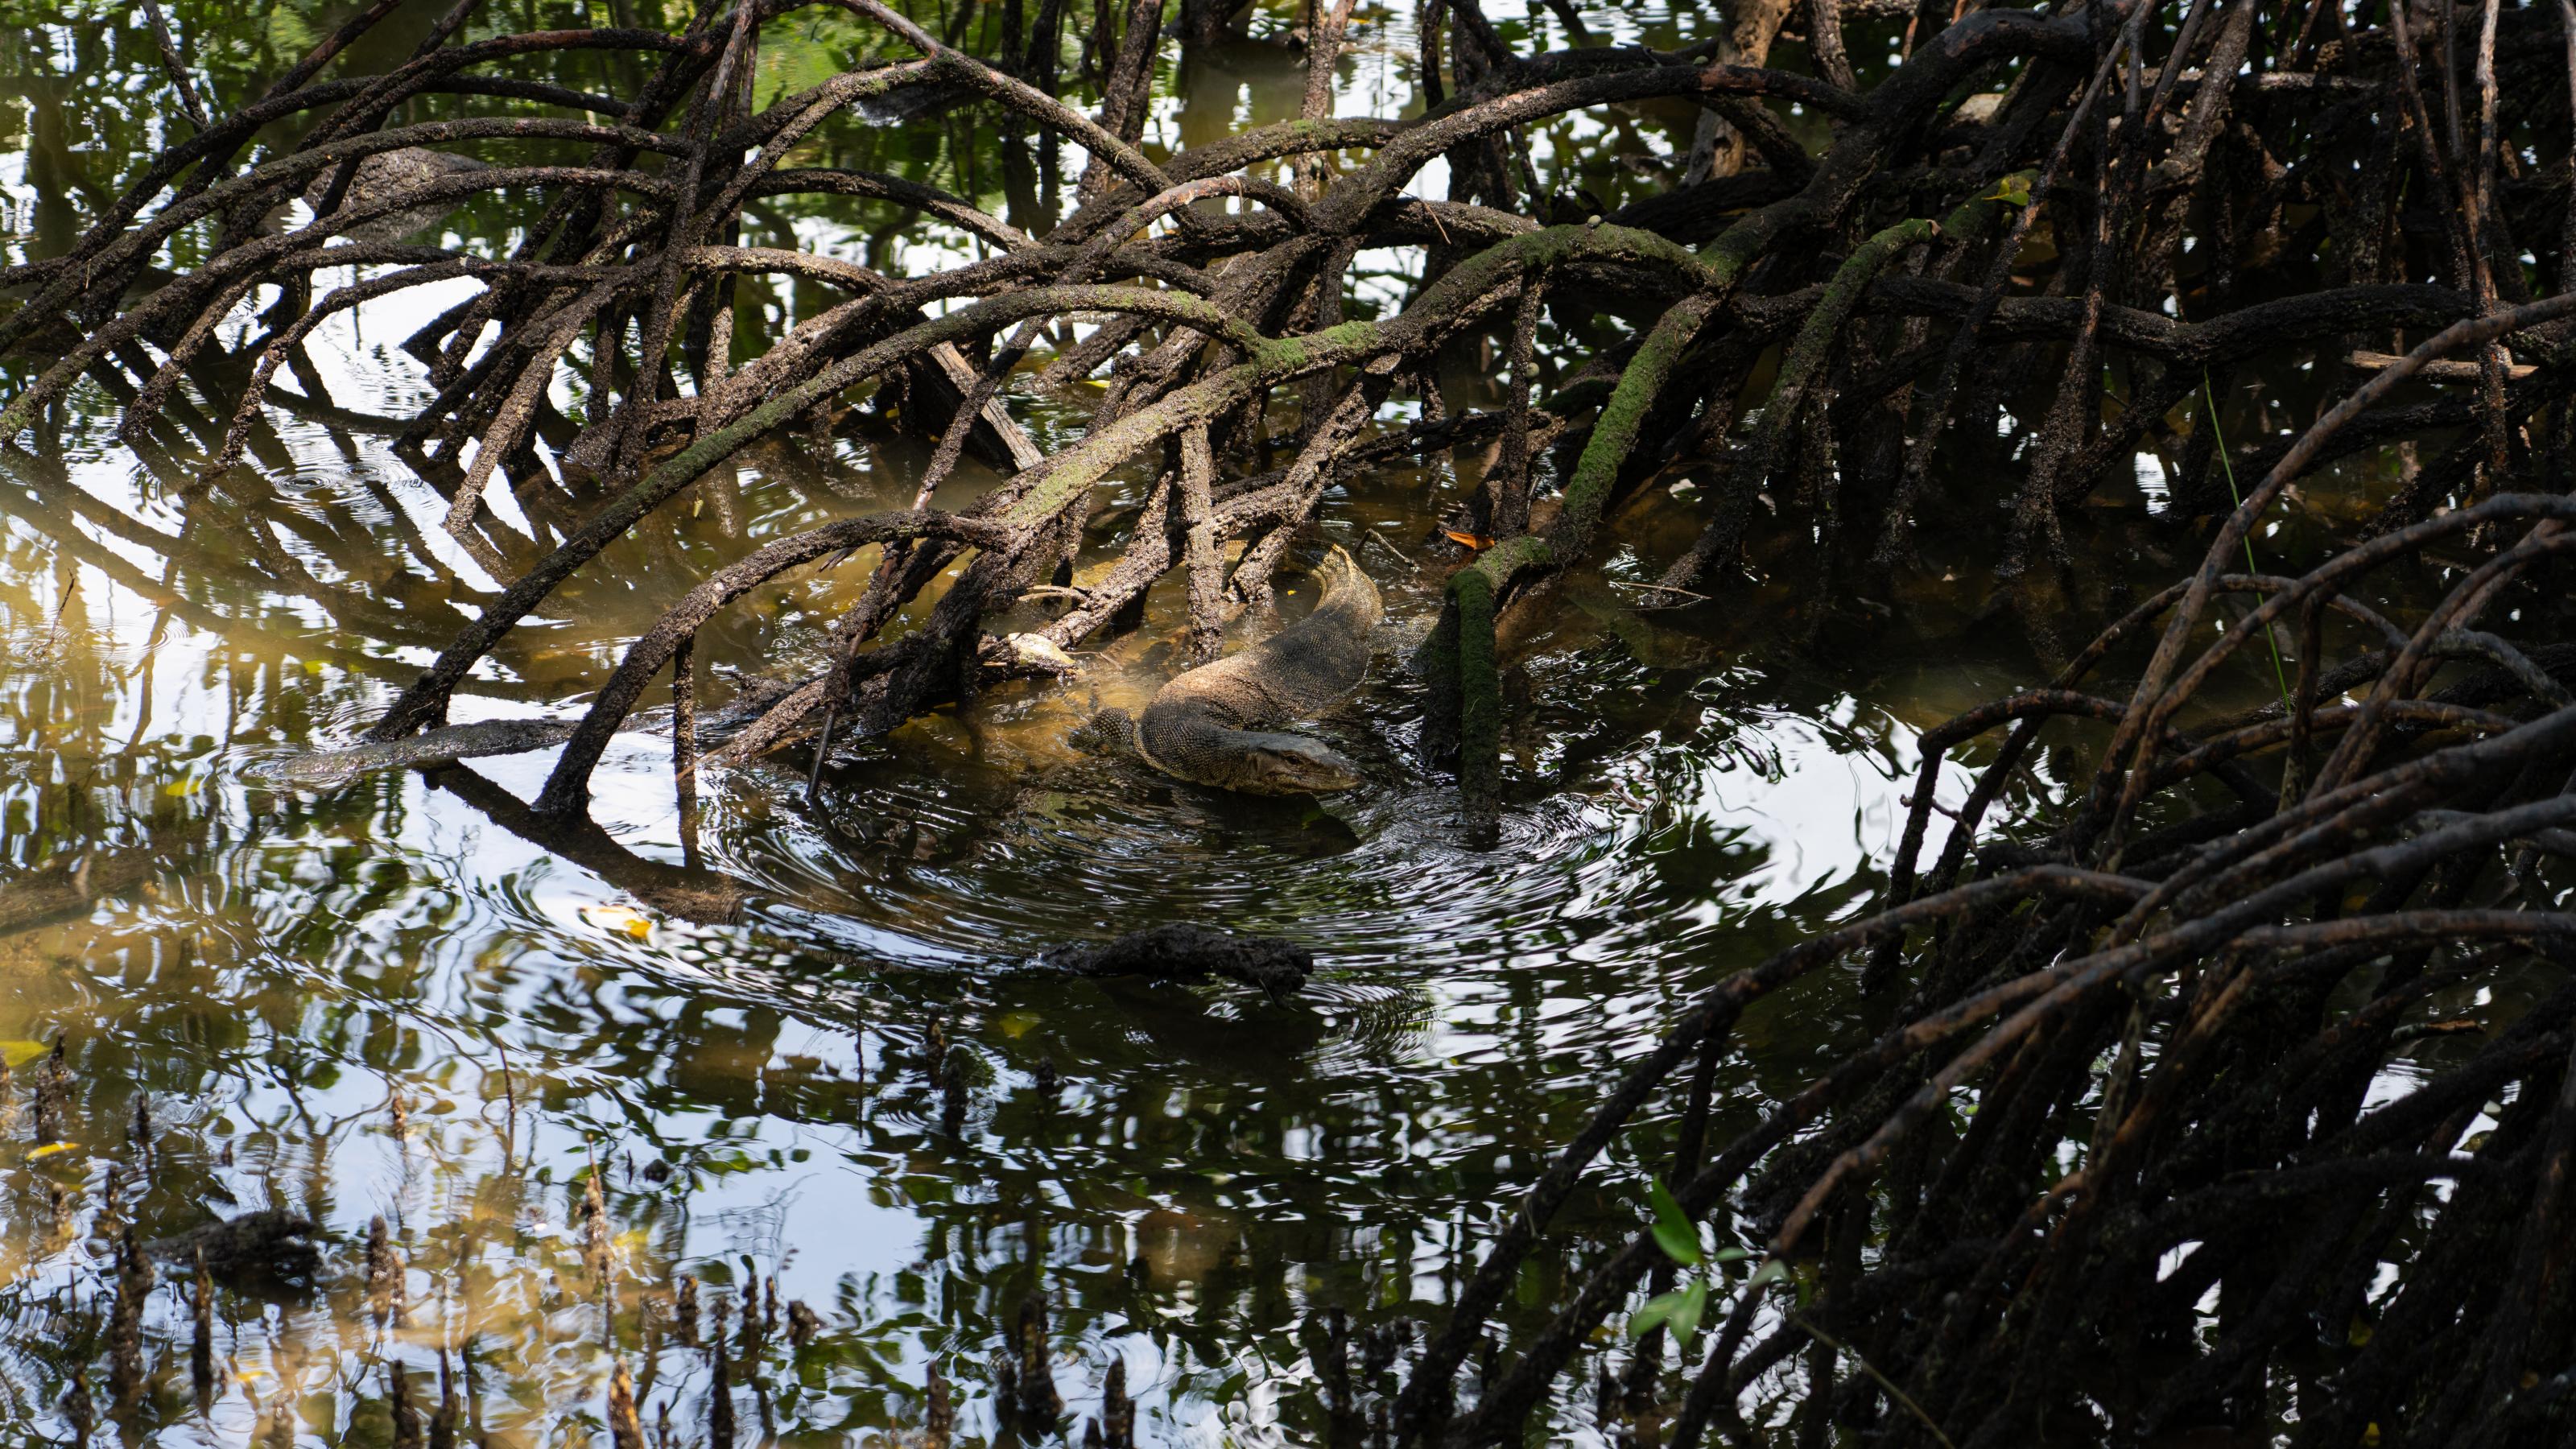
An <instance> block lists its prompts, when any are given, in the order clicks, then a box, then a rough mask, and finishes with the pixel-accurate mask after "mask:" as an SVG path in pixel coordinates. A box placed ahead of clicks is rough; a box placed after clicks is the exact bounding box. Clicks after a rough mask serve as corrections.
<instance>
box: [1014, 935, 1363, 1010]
mask: <svg viewBox="0 0 2576 1449" xmlns="http://www.w3.org/2000/svg"><path fill="white" fill-rule="evenodd" d="M1035 964H1037V965H1039V966H1045V967H1051V968H1053V969H1055V970H1058V971H1063V972H1066V973H1068V974H1071V975H1075V976H1130V977H1137V978H1140V979H1143V980H1148V981H1205V980H1208V979H1210V978H1215V979H1218V980H1223V981H1239V982H1242V983H1243V984H1244V985H1246V986H1256V987H1259V988H1260V989H1261V990H1262V991H1263V992H1264V993H1266V994H1268V995H1269V996H1270V997H1272V998H1273V999H1277V998H1281V997H1287V996H1294V995H1295V994H1297V992H1298V991H1300V990H1301V989H1303V988H1304V987H1305V985H1306V978H1307V977H1309V976H1312V975H1314V974H1315V957H1314V953H1312V952H1310V951H1308V950H1307V949H1306V948H1305V947H1303V946H1300V945H1298V944H1297V943H1296V942H1294V941H1289V940H1283V939H1281V938H1280V937H1277V936H1246V935H1238V934H1236V933H1234V932H1232V931H1221V930H1218V929H1216V928H1214V927H1211V926H1201V925H1195V924H1192V923H1190V922H1186V921H1172V922H1167V923H1165V924H1163V925H1160V926H1149V927H1147V928H1146V929H1144V930H1141V931H1130V932H1128V933H1127V934H1126V935H1124V936H1120V937H1118V938H1117V939H1116V940H1114V941H1107V942H1103V943H1101V944H1099V945H1095V946H1058V947H1056V948H1055V949H1054V950H1051V951H1048V952H1046V953H1044V954H1042V955H1040V956H1039V957H1038V958H1037V961H1036V963H1035Z"/></svg>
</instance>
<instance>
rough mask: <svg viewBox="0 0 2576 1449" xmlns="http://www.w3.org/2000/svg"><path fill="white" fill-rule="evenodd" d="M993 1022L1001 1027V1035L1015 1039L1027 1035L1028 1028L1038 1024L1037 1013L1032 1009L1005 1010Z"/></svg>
mask: <svg viewBox="0 0 2576 1449" xmlns="http://www.w3.org/2000/svg"><path fill="white" fill-rule="evenodd" d="M993 1024H994V1025H995V1026H998V1027H1000V1028H1001V1029H1002V1035H1004V1036H1007V1037H1010V1038H1011V1039H1012V1040H1014V1041H1016V1040H1018V1039H1019V1038H1021V1037H1024V1036H1027V1035H1028V1034H1029V1030H1030V1028H1032V1027H1034V1026H1036V1025H1037V1024H1038V1014H1037V1013H1036V1012H1034V1011H1006V1012H1003V1013H1002V1015H1001V1019H1000V1020H998V1021H996V1022H994V1023H993Z"/></svg>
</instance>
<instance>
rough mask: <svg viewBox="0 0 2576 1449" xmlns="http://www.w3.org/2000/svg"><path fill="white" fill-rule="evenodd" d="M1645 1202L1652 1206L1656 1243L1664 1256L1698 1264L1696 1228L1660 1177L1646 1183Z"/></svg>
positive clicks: (1684, 1263) (1677, 1261)
mask: <svg viewBox="0 0 2576 1449" xmlns="http://www.w3.org/2000/svg"><path fill="white" fill-rule="evenodd" d="M1646 1202H1647V1204H1648V1205H1649V1206H1651V1207H1653V1208H1654V1210H1655V1246H1657V1247H1659V1248H1661V1249H1663V1250H1664V1256H1665V1257H1667V1258H1670V1259H1672V1260H1673V1261H1674V1262H1676V1263H1679V1264H1681V1265H1682V1266H1683V1267H1685V1268H1696V1267H1698V1266H1699V1260H1700V1251H1699V1229H1698V1228H1695V1227H1693V1226H1691V1220H1690V1215H1689V1214H1687V1213H1685V1212H1683V1211H1682V1205H1681V1204H1680V1203H1679V1202H1676V1201H1674V1199H1673V1194H1672V1190H1671V1189H1670V1188H1667V1187H1665V1186H1664V1184H1663V1182H1662V1181H1661V1180H1660V1179H1656V1180H1650V1181H1649V1182H1647V1184H1646Z"/></svg>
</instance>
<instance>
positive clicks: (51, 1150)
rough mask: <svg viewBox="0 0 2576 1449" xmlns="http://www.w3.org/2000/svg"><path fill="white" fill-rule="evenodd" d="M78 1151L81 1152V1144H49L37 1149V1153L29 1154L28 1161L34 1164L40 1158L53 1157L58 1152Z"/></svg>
mask: <svg viewBox="0 0 2576 1449" xmlns="http://www.w3.org/2000/svg"><path fill="white" fill-rule="evenodd" d="M78 1151H80V1144H79V1143H77V1142H48V1143H46V1144H45V1145H44V1146H42V1147H39V1148H37V1149H36V1150H35V1151H33V1152H30V1153H28V1154H27V1160H28V1161H29V1162H33V1161H35V1160H36V1159H37V1158H39V1157H51V1156H53V1155H54V1154H55V1153H57V1152H78Z"/></svg>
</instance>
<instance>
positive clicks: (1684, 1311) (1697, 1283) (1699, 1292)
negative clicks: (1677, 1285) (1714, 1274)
mask: <svg viewBox="0 0 2576 1449" xmlns="http://www.w3.org/2000/svg"><path fill="white" fill-rule="evenodd" d="M1680 1297H1681V1300H1682V1301H1681V1302H1679V1303H1676V1304H1674V1305H1673V1311H1672V1318H1671V1321H1672V1326H1673V1341H1674V1342H1676V1343H1678V1344H1680V1345H1682V1346H1683V1347H1684V1348H1688V1347H1689V1346H1690V1341H1691V1336H1692V1335H1693V1334H1696V1333H1698V1332H1699V1320H1700V1315H1701V1314H1703V1313H1706V1312H1707V1311H1708V1280H1707V1279H1705V1278H1700V1279H1695V1280H1694V1281H1693V1282H1692V1283H1691V1285H1690V1286H1689V1287H1688V1288H1685V1289H1683V1290H1682V1291H1681V1294H1680Z"/></svg>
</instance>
